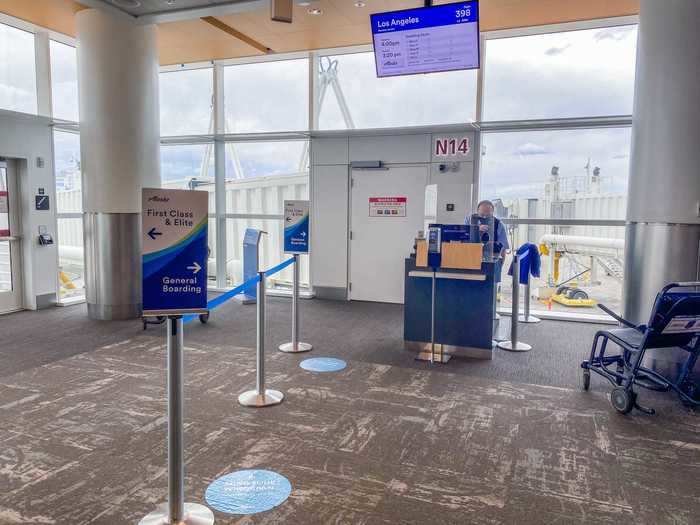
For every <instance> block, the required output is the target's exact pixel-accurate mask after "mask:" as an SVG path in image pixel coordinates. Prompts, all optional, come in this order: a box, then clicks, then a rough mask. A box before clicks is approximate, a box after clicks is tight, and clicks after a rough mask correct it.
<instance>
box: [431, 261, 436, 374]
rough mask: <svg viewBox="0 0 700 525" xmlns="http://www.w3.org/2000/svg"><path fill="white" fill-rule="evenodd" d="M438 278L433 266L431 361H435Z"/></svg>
mask: <svg viewBox="0 0 700 525" xmlns="http://www.w3.org/2000/svg"><path fill="white" fill-rule="evenodd" d="M436 284H437V279H436V278H435V268H433V276H432V283H431V292H430V363H431V364H433V363H435V288H436V286H435V285H436Z"/></svg>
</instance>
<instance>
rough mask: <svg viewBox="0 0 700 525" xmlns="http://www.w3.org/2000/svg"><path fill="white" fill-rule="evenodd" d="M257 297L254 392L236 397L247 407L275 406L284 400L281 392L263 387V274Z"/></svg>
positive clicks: (259, 279)
mask: <svg viewBox="0 0 700 525" xmlns="http://www.w3.org/2000/svg"><path fill="white" fill-rule="evenodd" d="M257 295H258V297H257V334H256V345H255V347H256V349H255V352H256V353H255V361H256V372H255V390H249V391H247V392H243V393H242V394H241V395H240V396H238V402H239V403H240V404H241V405H243V406H247V407H266V406H270V405H277V404H279V403H281V402H282V400H283V399H284V394H283V393H282V392H280V391H278V390H268V389H267V388H266V387H265V303H266V297H265V272H258V284H257Z"/></svg>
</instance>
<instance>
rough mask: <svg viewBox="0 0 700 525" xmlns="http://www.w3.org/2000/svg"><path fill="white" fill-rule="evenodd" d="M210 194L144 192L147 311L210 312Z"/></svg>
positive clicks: (145, 299) (162, 312)
mask: <svg viewBox="0 0 700 525" xmlns="http://www.w3.org/2000/svg"><path fill="white" fill-rule="evenodd" d="M208 208H209V194H208V193H207V192H204V191H189V190H163V189H152V188H144V189H143V191H142V211H141V223H142V230H143V232H142V235H141V242H142V246H143V248H142V265H143V314H144V315H146V316H148V315H151V316H153V315H181V314H188V313H195V314H196V313H205V312H206V311H207V259H208V245H207V227H208V222H209V209H208Z"/></svg>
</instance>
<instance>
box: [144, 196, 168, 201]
mask: <svg viewBox="0 0 700 525" xmlns="http://www.w3.org/2000/svg"><path fill="white" fill-rule="evenodd" d="M148 202H170V197H159V196H158V195H154V196H153V197H149V198H148Z"/></svg>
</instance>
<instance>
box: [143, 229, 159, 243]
mask: <svg viewBox="0 0 700 525" xmlns="http://www.w3.org/2000/svg"><path fill="white" fill-rule="evenodd" d="M146 235H148V236H149V237H150V238H151V239H153V240H154V241H155V240H156V237H157V236H158V235H163V234H162V233H161V232H157V231H156V229H155V227H153V228H151V229H150V231H149V232H148V233H147V234H146Z"/></svg>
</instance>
